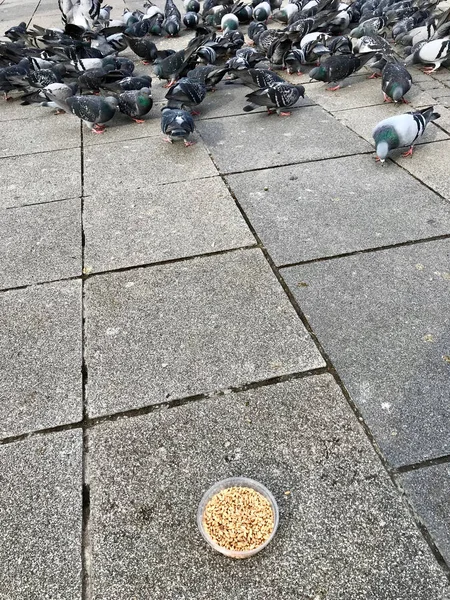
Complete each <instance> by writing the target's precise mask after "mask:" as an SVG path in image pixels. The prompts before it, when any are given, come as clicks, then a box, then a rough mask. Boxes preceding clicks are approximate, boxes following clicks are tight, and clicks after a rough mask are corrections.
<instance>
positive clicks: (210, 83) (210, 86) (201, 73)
mask: <svg viewBox="0 0 450 600" xmlns="http://www.w3.org/2000/svg"><path fill="white" fill-rule="evenodd" d="M227 73H228V69H227V68H226V67H225V68H223V67H222V68H221V67H216V66H215V65H199V66H198V67H195V69H192V71H188V73H187V77H189V79H191V81H198V82H199V83H203V85H205V86H206V89H207V90H208V91H209V90H214V89H215V87H216V85H217V84H218V83H219V82H220V81H221V80H222V79H223V78H224V77H225V75H226V74H227Z"/></svg>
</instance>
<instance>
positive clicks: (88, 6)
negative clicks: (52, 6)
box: [58, 0, 101, 29]
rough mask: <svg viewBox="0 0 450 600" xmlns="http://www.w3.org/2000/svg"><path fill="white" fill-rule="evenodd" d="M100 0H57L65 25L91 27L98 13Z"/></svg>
mask: <svg viewBox="0 0 450 600" xmlns="http://www.w3.org/2000/svg"><path fill="white" fill-rule="evenodd" d="M100 5H101V0H58V6H59V10H60V11H61V13H62V20H63V22H64V24H66V25H76V26H78V27H81V28H83V29H93V26H94V23H95V21H96V20H97V19H98V16H99V13H100Z"/></svg>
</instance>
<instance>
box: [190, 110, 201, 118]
mask: <svg viewBox="0 0 450 600" xmlns="http://www.w3.org/2000/svg"><path fill="white" fill-rule="evenodd" d="M199 114H201V113H199V112H198V110H191V115H192V116H193V117H198V116H199Z"/></svg>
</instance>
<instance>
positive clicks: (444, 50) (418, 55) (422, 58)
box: [405, 39, 450, 74]
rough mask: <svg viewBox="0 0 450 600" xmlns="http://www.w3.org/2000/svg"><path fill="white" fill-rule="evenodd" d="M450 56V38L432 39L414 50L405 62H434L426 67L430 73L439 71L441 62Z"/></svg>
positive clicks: (408, 63)
mask: <svg viewBox="0 0 450 600" xmlns="http://www.w3.org/2000/svg"><path fill="white" fill-rule="evenodd" d="M449 57H450V40H449V39H445V40H432V41H431V42H427V43H425V44H424V45H423V46H421V47H420V48H419V49H418V50H416V51H415V52H413V53H412V54H411V55H410V56H408V57H407V58H406V61H405V64H406V65H411V64H416V63H423V64H430V63H431V64H432V65H434V66H429V67H425V68H424V70H423V71H424V73H427V74H430V73H433V71H437V70H438V69H439V67H440V66H441V64H442V63H443V62H445V61H446V60H448V59H449Z"/></svg>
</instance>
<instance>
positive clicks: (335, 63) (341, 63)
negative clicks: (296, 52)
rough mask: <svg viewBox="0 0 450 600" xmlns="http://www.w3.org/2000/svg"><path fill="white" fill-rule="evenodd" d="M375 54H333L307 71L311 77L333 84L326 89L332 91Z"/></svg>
mask: <svg viewBox="0 0 450 600" xmlns="http://www.w3.org/2000/svg"><path fill="white" fill-rule="evenodd" d="M374 56H375V52H366V53H365V54H358V55H355V54H334V55H333V56H330V57H328V58H327V59H325V60H324V61H323V63H322V64H321V65H320V66H319V67H315V68H314V69H312V70H311V71H310V72H309V76H310V78H311V79H317V80H318V81H325V82H326V83H332V84H334V85H333V87H328V88H327V89H328V90H330V91H332V92H334V91H336V90H338V89H339V88H340V87H341V85H342V83H343V82H344V80H345V79H347V77H350V75H352V74H353V73H356V72H357V71H359V69H361V68H362V67H363V66H364V65H365V64H366V63H367V62H369V60H371V59H372V58H373V57H374Z"/></svg>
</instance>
